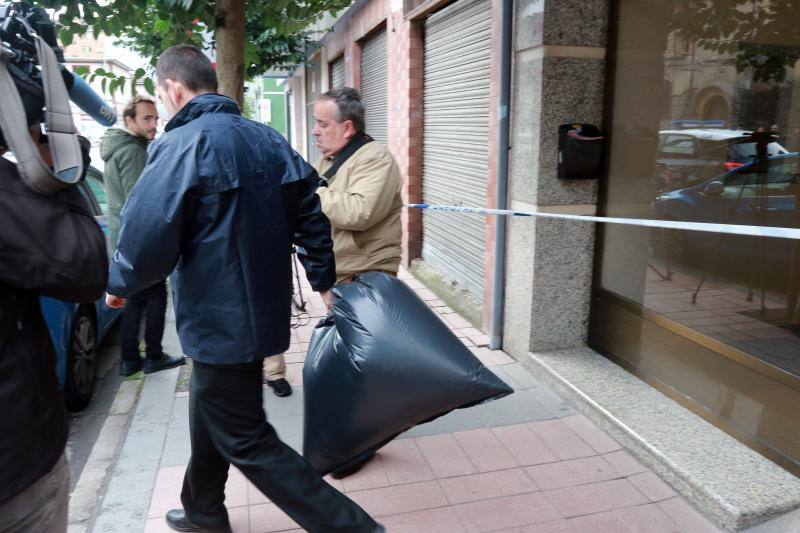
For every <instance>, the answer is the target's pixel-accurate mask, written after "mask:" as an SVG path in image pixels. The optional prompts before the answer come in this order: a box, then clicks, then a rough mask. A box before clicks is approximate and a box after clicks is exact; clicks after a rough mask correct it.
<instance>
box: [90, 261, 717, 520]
mask: <svg viewBox="0 0 800 533" xmlns="http://www.w3.org/2000/svg"><path fill="white" fill-rule="evenodd" d="M401 278H402V279H404V281H405V282H406V283H407V284H409V285H410V286H411V287H412V288H413V289H414V290H416V292H417V293H418V294H419V296H420V297H421V298H422V299H424V300H425V301H426V302H427V303H428V304H429V305H430V306H431V307H432V308H433V309H434V310H435V311H436V312H437V313H439V314H440V316H441V317H442V318H443V319H444V321H445V322H446V323H447V324H448V325H449V326H450V328H451V329H452V330H453V331H454V332H455V334H456V335H457V336H458V337H460V338H462V340H463V342H464V343H465V344H466V345H467V346H469V347H470V348H471V349H472V350H473V351H474V352H475V354H476V355H477V356H478V357H479V358H480V359H481V360H482V361H483V362H484V364H486V365H487V366H488V367H490V368H491V370H492V371H493V372H495V373H496V374H497V375H498V376H500V377H501V378H502V379H503V380H505V381H506V382H507V383H509V384H510V385H512V386H513V387H514V389H515V390H516V392H515V393H514V394H513V395H511V396H509V397H507V398H504V399H502V400H499V401H496V402H492V403H489V404H486V405H480V406H477V407H473V408H471V409H467V410H458V411H455V412H453V413H450V414H449V415H447V416H445V417H442V418H440V419H438V420H436V421H434V422H431V423H429V424H425V425H423V426H419V427H416V428H414V429H412V430H411V431H409V432H407V433H405V434H403V435H401V436H400V437H399V438H398V439H396V440H395V441H394V442H392V443H390V444H389V445H387V446H386V447H385V448H383V449H382V450H381V451H380V452H379V453H378V455H377V460H374V461H372V462H371V463H369V465H368V466H367V467H366V468H365V469H364V470H362V471H361V472H359V473H358V474H356V475H354V476H351V477H349V478H346V479H344V480H342V481H335V480H332V479H331V480H329V481H330V482H331V483H332V484H334V485H335V486H336V487H337V488H339V489H340V490H343V491H344V492H346V493H347V494H348V495H349V496H350V497H351V498H353V499H354V500H355V501H357V502H358V503H359V504H360V505H362V506H363V507H364V508H365V509H366V510H367V511H368V512H370V513H371V514H372V515H373V516H375V517H376V518H378V519H379V521H380V522H381V523H383V524H385V525H386V526H387V529H388V530H389V531H390V532H393V533H394V532H397V533H413V532H421V533H434V532H447V533H456V532H482V531H508V532H512V531H513V532H520V533H522V532H529V533H532V532H561V531H574V532H591V533H599V532H611V533H616V532H620V533H625V532H647V533H660V532H685V533H704V532H712V531H719V530H718V529H717V528H716V527H714V526H713V525H711V524H710V523H709V522H708V521H707V520H706V519H705V518H704V517H703V516H702V515H701V514H700V513H699V512H697V511H696V510H695V509H694V508H693V507H692V506H691V505H690V504H688V503H687V502H686V501H685V500H684V499H683V498H681V497H679V496H678V495H677V494H676V493H675V492H674V491H673V490H672V489H671V488H670V487H669V486H667V485H666V484H665V483H664V482H663V481H661V480H660V479H659V478H658V477H657V476H656V475H655V474H654V473H653V472H651V471H650V470H648V469H647V468H645V467H644V466H642V465H641V464H640V463H639V462H638V461H637V460H636V459H634V458H633V457H632V456H631V455H630V454H629V453H628V452H626V451H625V450H623V449H621V447H620V446H619V445H618V444H617V443H616V442H615V441H614V440H613V439H611V438H610V437H609V436H608V435H607V434H605V433H604V432H602V431H601V430H599V429H598V428H597V427H596V426H595V425H593V424H592V423H591V422H590V421H589V420H588V419H586V418H585V417H583V416H582V415H580V414H578V413H576V412H575V411H574V410H573V409H572V408H571V407H570V406H569V405H567V404H566V403H564V402H563V401H562V400H561V399H559V398H558V397H557V396H556V395H555V394H553V393H552V392H551V391H550V390H549V389H548V388H547V387H545V386H544V385H542V384H541V383H539V382H538V381H537V380H536V379H534V378H533V377H532V376H531V375H530V374H529V373H528V372H527V371H526V370H524V369H523V368H522V367H521V366H520V365H519V364H518V363H516V362H515V361H514V360H513V359H511V358H510V357H508V356H507V355H506V354H504V353H503V352H501V351H490V350H489V349H488V348H486V347H485V346H486V342H487V340H488V339H487V338H486V336H485V335H483V334H482V333H481V332H480V331H478V330H476V329H474V328H473V327H472V326H471V324H470V323H469V322H467V321H466V320H464V319H463V318H462V317H460V316H459V315H457V314H456V313H454V312H453V311H452V310H450V309H449V308H448V307H447V306H446V305H445V304H444V302H442V301H441V300H438V299H437V298H436V296H435V294H433V293H432V292H431V291H429V290H427V289H426V288H425V287H424V286H423V285H422V284H421V283H420V282H419V281H417V280H416V279H414V278H413V277H412V276H411V275H410V274H408V273H407V272H403V273H401ZM304 293H305V294H306V295H307V297H308V296H310V298H309V299H310V300H311V302H310V304H309V308H310V312H309V317H308V320H306V322H308V323H307V324H305V325H303V326H302V327H299V328H297V329H295V330H293V333H292V336H293V337H292V338H293V340H292V345H291V347H290V349H289V352H288V353H287V354H286V360H287V363H288V377H287V379H288V380H289V381H290V383H291V384H292V386H293V387H294V394H293V395H292V396H291V397H289V398H276V397H275V396H274V395H273V394H272V393H271V391H270V389H268V388H265V391H264V401H265V407H266V410H267V415H268V416H269V418H270V422H271V423H272V424H273V425H274V426H275V428H276V429H277V431H278V433H279V435H280V436H281V438H282V439H283V440H284V441H285V442H287V443H288V444H289V445H291V446H293V447H294V448H295V449H297V450H298V451H299V450H301V445H302V427H303V401H302V393H303V384H302V365H303V361H304V358H305V352H306V349H307V347H308V341H309V339H310V337H311V332H312V330H313V327H314V324H315V323H316V321H317V319H318V318H319V317H320V316H322V315H323V314H324V311H323V307H322V303H321V302H320V301H319V300H318V298H317V297H316V295H312V294H311V293H310V290H308V288H307V287H306V289H305V291H304ZM172 327H173V328H174V324H173V325H172ZM172 335H174V329H173V330H172V331H171V332H170V336H172ZM175 352H176V353H178V350H175ZM182 374H183V375H182ZM185 377H186V370H181V369H174V370H170V371H165V372H160V373H158V374H153V375H151V376H148V377H147V378H146V379H145V384H144V387H143V389H142V392H141V397H140V400H139V403H138V406H137V408H136V412H135V414H134V417H133V420H132V422H131V425H130V429H129V430H128V434H127V437H126V438H125V442H124V444H123V447H122V452H121V454H120V455H119V458H118V460H117V462H116V464H115V465H114V468H113V472H112V475H111V479H110V481H109V483H108V488H107V491H106V493H105V496H104V498H103V501H102V503H101V506H100V509H99V512H98V515H97V518H96V520H95V522H94V529H93V531H95V532H104V533H105V532H123V531H124V532H131V533H142V532H143V531H144V532H147V533H159V532H167V531H171V530H170V529H169V528H168V527H167V526H166V524H165V522H164V515H165V514H166V512H167V511H168V510H169V509H172V508H176V507H180V490H181V484H182V480H183V473H184V470H185V468H186V464H187V462H188V460H189V454H190V450H189V427H188V393H187V392H186V391H185V390H186V383H185ZM226 505H227V507H228V510H229V513H230V518H231V522H232V525H233V530H234V532H236V533H246V532H251V533H266V532H277V531H301V530H300V529H297V528H298V526H297V525H296V524H295V523H294V522H292V521H291V520H290V519H289V518H288V517H287V516H286V515H284V514H283V513H282V512H281V511H280V510H279V509H278V508H277V507H276V506H275V505H274V504H272V503H270V502H269V501H268V500H267V499H266V498H265V497H264V496H263V495H262V494H261V493H259V492H258V490H256V489H255V488H254V487H253V486H252V485H250V483H249V482H248V481H247V480H246V479H245V478H244V476H243V475H242V474H241V473H240V472H239V471H238V470H236V469H235V468H231V472H230V476H229V479H228V484H227V487H226Z"/></svg>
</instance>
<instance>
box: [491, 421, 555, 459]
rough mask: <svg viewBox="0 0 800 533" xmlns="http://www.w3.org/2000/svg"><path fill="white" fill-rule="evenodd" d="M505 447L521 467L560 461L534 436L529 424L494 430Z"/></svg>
mask: <svg viewBox="0 0 800 533" xmlns="http://www.w3.org/2000/svg"><path fill="white" fill-rule="evenodd" d="M492 433H494V434H495V436H497V438H498V439H499V440H500V442H502V443H503V446H504V447H505V448H506V449H507V450H508V451H509V452H511V456H512V457H514V460H515V461H516V462H517V464H518V465H520V466H530V465H538V464H542V463H552V462H555V461H558V457H556V456H555V454H554V453H553V452H551V451H550V449H549V448H548V447H547V446H545V444H544V443H543V442H542V440H541V439H540V438H539V437H537V436H536V434H534V432H533V431H532V430H531V429H530V427H528V425H527V424H515V425H512V426H501V427H495V428H492Z"/></svg>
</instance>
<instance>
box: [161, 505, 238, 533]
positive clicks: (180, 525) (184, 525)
mask: <svg viewBox="0 0 800 533" xmlns="http://www.w3.org/2000/svg"><path fill="white" fill-rule="evenodd" d="M167 525H168V526H169V527H171V528H172V529H174V530H175V531H185V532H187V533H195V532H197V533H232V532H231V526H225V527H224V528H220V529H208V528H202V527H200V526H196V525H194V524H192V523H191V522H189V519H188V518H186V511H184V510H183V509H173V510H171V511H169V512H168V513H167Z"/></svg>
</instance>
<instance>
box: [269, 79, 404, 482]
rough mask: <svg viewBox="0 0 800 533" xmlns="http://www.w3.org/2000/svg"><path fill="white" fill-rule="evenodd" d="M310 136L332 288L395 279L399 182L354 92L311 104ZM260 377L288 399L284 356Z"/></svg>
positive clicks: (398, 251) (399, 231) (271, 359)
mask: <svg viewBox="0 0 800 533" xmlns="http://www.w3.org/2000/svg"><path fill="white" fill-rule="evenodd" d="M312 134H313V135H314V137H315V138H316V142H317V147H318V148H319V150H320V152H322V158H321V159H320V160H319V161H318V162H317V164H316V165H314V166H315V167H316V169H317V172H319V175H320V178H321V182H320V187H319V188H318V189H317V194H319V197H320V200H321V202H322V211H323V212H324V213H325V215H326V216H327V217H328V219H329V220H330V222H331V230H332V233H333V235H332V236H333V253H334V255H335V256H336V281H337V283H343V282H347V281H351V280H352V279H353V277H355V276H356V275H357V274H361V273H364V272H369V271H373V270H377V271H381V272H386V273H387V274H391V275H397V270H398V268H399V267H400V255H401V249H402V248H401V239H402V224H401V221H400V213H401V210H402V207H403V201H402V199H401V197H400V188H401V185H402V181H403V178H402V176H401V175H400V169H399V168H398V167H397V162H396V161H395V160H394V157H393V156H392V154H391V153H390V152H389V150H387V149H386V147H385V146H383V145H382V144H381V143H379V142H377V141H374V140H372V138H371V137H370V136H369V135H367V134H366V133H365V132H364V105H363V104H362V103H361V97H360V95H359V94H358V91H356V90H355V89H351V88H349V87H345V88H342V89H334V90H332V91H328V92H327V93H325V94H323V95H322V96H321V97H320V98H319V100H317V101H316V103H315V104H314V129H313V130H312ZM265 371H266V375H267V384H268V385H269V386H270V387H272V390H273V392H274V393H275V394H276V395H278V396H288V395H289V394H291V388H290V387H289V384H288V382H287V381H286V379H285V372H286V370H285V363H284V359H283V356H273V357H269V358H268V359H267V362H266V367H265ZM354 471H355V470H354ZM349 473H352V472H348V473H345V474H344V475H347V474H349ZM334 474H336V473H334ZM340 474H341V473H340ZM342 477H343V476H342Z"/></svg>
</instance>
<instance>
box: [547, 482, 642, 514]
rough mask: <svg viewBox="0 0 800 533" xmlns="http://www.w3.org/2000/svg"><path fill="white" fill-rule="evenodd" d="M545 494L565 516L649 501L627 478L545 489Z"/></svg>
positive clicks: (592, 512) (597, 511) (598, 511)
mask: <svg viewBox="0 0 800 533" xmlns="http://www.w3.org/2000/svg"><path fill="white" fill-rule="evenodd" d="M544 494H545V496H547V499H548V500H549V501H550V502H551V503H552V504H553V505H554V506H555V507H556V508H557V509H558V511H559V512H560V514H561V515H562V516H564V517H573V516H581V515H586V514H594V513H600V512H603V511H609V510H612V509H616V508H618V507H630V506H633V505H642V504H645V503H648V502H647V498H645V497H644V495H643V494H642V493H641V492H639V491H638V490H636V488H635V487H634V486H633V485H631V484H630V483H629V482H628V481H627V480H625V479H616V480H613V481H602V482H600V483H593V484H591V485H579V486H577V487H565V488H563V489H555V490H550V491H545V492H544Z"/></svg>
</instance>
